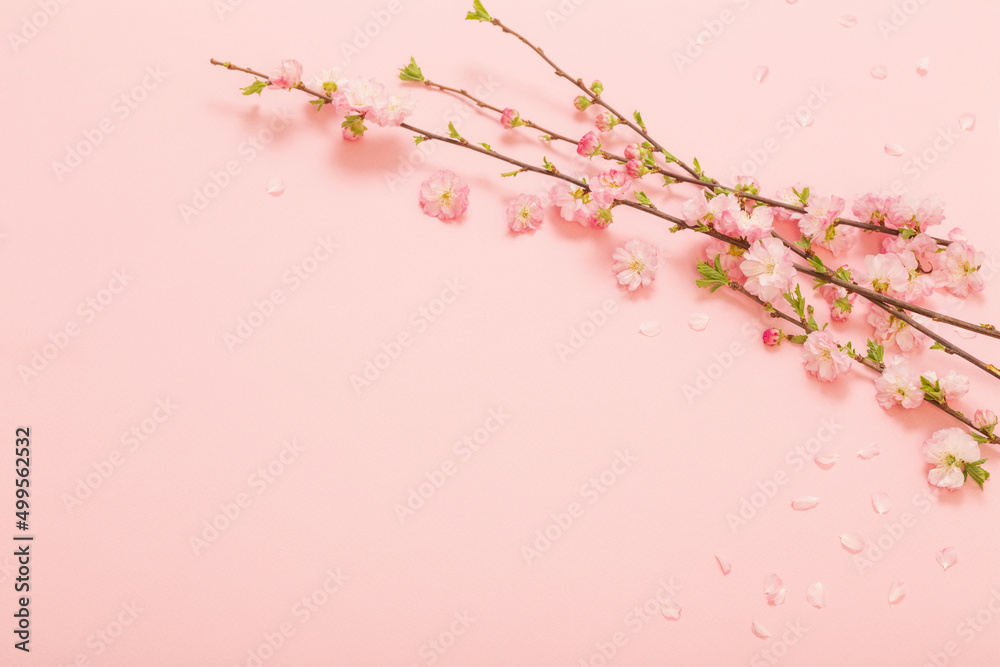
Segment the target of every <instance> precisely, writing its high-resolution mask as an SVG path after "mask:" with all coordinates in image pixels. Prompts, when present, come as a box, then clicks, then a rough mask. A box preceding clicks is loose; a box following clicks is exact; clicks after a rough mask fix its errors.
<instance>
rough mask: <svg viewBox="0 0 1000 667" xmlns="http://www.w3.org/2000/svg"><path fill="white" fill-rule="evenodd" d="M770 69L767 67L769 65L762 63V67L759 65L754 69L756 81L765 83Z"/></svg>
mask: <svg viewBox="0 0 1000 667" xmlns="http://www.w3.org/2000/svg"><path fill="white" fill-rule="evenodd" d="M769 71H770V70H769V69H768V68H767V65H761V66H760V67H758V68H757V69H755V70H754V71H753V78H754V81H756V82H757V83H764V79H766V78H767V73H768V72H769Z"/></svg>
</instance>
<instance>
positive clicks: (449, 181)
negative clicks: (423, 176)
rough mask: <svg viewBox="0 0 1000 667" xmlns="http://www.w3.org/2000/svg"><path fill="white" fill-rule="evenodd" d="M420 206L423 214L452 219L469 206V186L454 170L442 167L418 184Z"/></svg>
mask: <svg viewBox="0 0 1000 667" xmlns="http://www.w3.org/2000/svg"><path fill="white" fill-rule="evenodd" d="M420 207H421V208H422V209H423V211H424V214H425V215H429V216H431V217H436V218H438V219H439V220H454V219H455V218H457V217H458V216H460V215H462V214H463V213H465V209H467V208H469V186H468V185H466V184H465V183H464V182H463V181H462V179H460V178H459V177H458V176H457V175H456V174H455V173H454V172H451V171H448V170H447V169H442V170H441V171H438V172H436V173H435V174H433V175H432V176H431V177H430V178H428V179H427V180H426V181H424V182H423V183H422V184H421V185H420Z"/></svg>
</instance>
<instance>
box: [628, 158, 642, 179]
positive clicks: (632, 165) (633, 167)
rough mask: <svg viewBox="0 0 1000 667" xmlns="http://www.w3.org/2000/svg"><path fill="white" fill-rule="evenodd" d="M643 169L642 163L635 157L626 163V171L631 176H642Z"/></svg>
mask: <svg viewBox="0 0 1000 667" xmlns="http://www.w3.org/2000/svg"><path fill="white" fill-rule="evenodd" d="M642 170H643V166H642V163H641V162H639V161H638V160H636V159H634V158H633V159H631V160H629V161H628V162H626V163H625V173H627V174H628V177H629V178H640V177H642Z"/></svg>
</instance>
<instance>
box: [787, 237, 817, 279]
mask: <svg viewBox="0 0 1000 667" xmlns="http://www.w3.org/2000/svg"><path fill="white" fill-rule="evenodd" d="M792 245H795V246H798V247H800V248H802V249H803V250H807V251H808V250H812V242H811V241H810V240H809V239H807V238H806V237H805V236H803V237H802V238H800V239H799V240H798V241H795V242H794V243H793V244H792ZM817 280H819V279H818V278H817Z"/></svg>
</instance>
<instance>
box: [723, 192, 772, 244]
mask: <svg viewBox="0 0 1000 667" xmlns="http://www.w3.org/2000/svg"><path fill="white" fill-rule="evenodd" d="M716 199H718V197H716ZM732 215H733V218H734V220H735V223H736V231H737V233H738V234H739V235H740V236H741V237H743V238H744V239H746V240H747V242H748V243H753V242H754V241H759V240H761V239H763V238H767V237H769V236H771V232H772V231H773V229H774V228H773V224H774V216H773V214H772V209H771V207H770V206H757V207H756V208H754V209H753V211H750V212H749V213H748V212H746V211H741V210H739V209H736V211H735V212H733V214H732ZM723 233H726V232H723Z"/></svg>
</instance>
